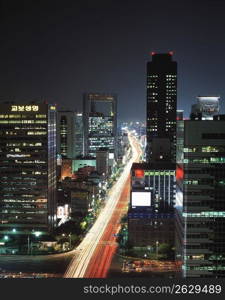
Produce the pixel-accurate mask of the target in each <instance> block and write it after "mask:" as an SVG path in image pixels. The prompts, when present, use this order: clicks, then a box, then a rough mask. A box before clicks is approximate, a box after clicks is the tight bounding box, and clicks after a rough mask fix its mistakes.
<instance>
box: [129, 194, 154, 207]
mask: <svg viewBox="0 0 225 300" xmlns="http://www.w3.org/2000/svg"><path fill="white" fill-rule="evenodd" d="M131 201H132V202H131V203H132V207H136V206H151V193H150V192H132V198H131Z"/></svg>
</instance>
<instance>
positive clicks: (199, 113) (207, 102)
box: [190, 96, 220, 120]
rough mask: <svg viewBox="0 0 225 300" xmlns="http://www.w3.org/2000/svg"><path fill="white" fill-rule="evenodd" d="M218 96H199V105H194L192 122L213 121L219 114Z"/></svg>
mask: <svg viewBox="0 0 225 300" xmlns="http://www.w3.org/2000/svg"><path fill="white" fill-rule="evenodd" d="M219 100H220V97H218V96H198V97H197V103H196V104H194V105H192V110H191V115H190V118H191V119H192V120H198V119H201V120H213V116H215V115H217V114H218V112H219V108H220V107H219Z"/></svg>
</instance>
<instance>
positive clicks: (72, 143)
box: [57, 111, 83, 159]
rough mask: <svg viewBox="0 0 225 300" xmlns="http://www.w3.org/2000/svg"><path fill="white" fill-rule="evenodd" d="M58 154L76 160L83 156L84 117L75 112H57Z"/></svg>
mask: <svg viewBox="0 0 225 300" xmlns="http://www.w3.org/2000/svg"><path fill="white" fill-rule="evenodd" d="M57 153H58V154H60V155H61V156H62V158H70V159H74V158H76V156H79V155H83V116H82V113H78V112H74V111H58V112H57Z"/></svg>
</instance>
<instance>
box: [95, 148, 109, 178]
mask: <svg viewBox="0 0 225 300" xmlns="http://www.w3.org/2000/svg"><path fill="white" fill-rule="evenodd" d="M96 170H97V172H98V173H99V174H101V175H102V174H104V175H105V176H108V173H109V151H108V149H107V148H106V149H104V148H100V149H99V150H97V151H96Z"/></svg>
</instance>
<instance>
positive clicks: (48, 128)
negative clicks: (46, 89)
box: [0, 102, 56, 234]
mask: <svg viewBox="0 0 225 300" xmlns="http://www.w3.org/2000/svg"><path fill="white" fill-rule="evenodd" d="M0 177H1V181H0V231H1V233H2V234H3V233H9V232H10V231H11V230H12V228H16V230H17V233H18V234H29V232H31V230H39V231H43V232H47V231H50V230H51V229H53V228H54V226H55V222H56V203H55V194H56V107H55V105H50V104H40V103H35V102H32V103H20V104H15V103H4V104H0Z"/></svg>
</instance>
